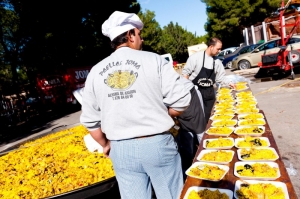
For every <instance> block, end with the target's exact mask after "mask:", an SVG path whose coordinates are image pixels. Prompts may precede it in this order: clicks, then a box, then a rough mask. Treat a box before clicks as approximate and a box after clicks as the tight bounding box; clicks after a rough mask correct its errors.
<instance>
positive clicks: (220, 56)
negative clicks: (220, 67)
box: [214, 47, 238, 61]
mask: <svg viewBox="0 0 300 199" xmlns="http://www.w3.org/2000/svg"><path fill="white" fill-rule="evenodd" d="M237 48H238V47H230V48H225V49H224V50H222V51H221V52H219V54H217V55H216V56H215V57H214V58H215V59H219V60H221V61H223V59H224V56H225V55H228V54H231V53H233V52H234V51H235V50H236V49H237Z"/></svg>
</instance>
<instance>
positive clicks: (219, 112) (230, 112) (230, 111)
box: [214, 109, 235, 115]
mask: <svg viewBox="0 0 300 199" xmlns="http://www.w3.org/2000/svg"><path fill="white" fill-rule="evenodd" d="M214 114H217V115H234V114H235V109H218V110H215V112H214Z"/></svg>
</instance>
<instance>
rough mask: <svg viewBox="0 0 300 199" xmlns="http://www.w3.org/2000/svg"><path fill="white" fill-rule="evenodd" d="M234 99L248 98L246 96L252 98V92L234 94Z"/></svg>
mask: <svg viewBox="0 0 300 199" xmlns="http://www.w3.org/2000/svg"><path fill="white" fill-rule="evenodd" d="M235 96H236V97H248V96H253V93H252V91H250V90H249V91H242V92H238V93H236V94H235Z"/></svg>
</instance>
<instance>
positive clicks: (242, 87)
mask: <svg viewBox="0 0 300 199" xmlns="http://www.w3.org/2000/svg"><path fill="white" fill-rule="evenodd" d="M247 89H249V87H248V86H247V85H245V84H236V85H235V89H234V90H235V91H238V92H239V91H244V90H247Z"/></svg>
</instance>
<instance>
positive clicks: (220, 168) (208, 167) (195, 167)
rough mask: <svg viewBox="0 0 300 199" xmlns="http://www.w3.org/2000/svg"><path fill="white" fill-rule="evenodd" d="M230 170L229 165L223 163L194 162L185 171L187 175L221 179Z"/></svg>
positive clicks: (206, 178)
mask: <svg viewBox="0 0 300 199" xmlns="http://www.w3.org/2000/svg"><path fill="white" fill-rule="evenodd" d="M228 171H229V167H228V166H226V165H221V164H214V163H206V162H194V163H193V164H192V166H190V168H188V169H187V170H186V172H185V174H186V175H188V176H190V177H193V178H198V179H201V180H207V181H220V180H222V179H223V178H224V176H225V174H226V173H227V172H228Z"/></svg>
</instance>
